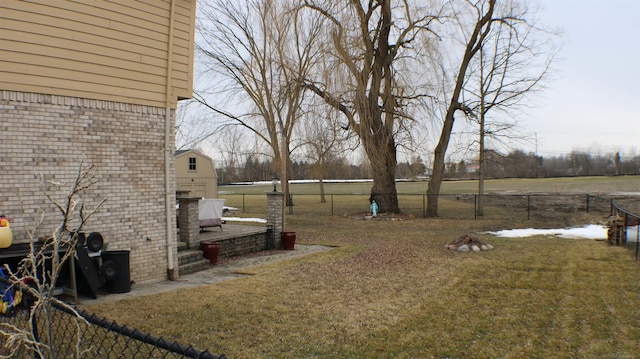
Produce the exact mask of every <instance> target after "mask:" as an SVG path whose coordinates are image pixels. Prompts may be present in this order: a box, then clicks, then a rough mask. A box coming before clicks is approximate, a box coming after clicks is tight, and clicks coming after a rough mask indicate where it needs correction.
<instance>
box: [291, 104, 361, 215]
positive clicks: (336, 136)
mask: <svg viewBox="0 0 640 359" xmlns="http://www.w3.org/2000/svg"><path fill="white" fill-rule="evenodd" d="M337 112H338V111H337V110H335V109H333V108H331V107H328V106H326V105H325V104H319V105H318V104H316V105H315V106H310V107H309V109H308V111H307V113H306V115H305V116H304V118H303V120H302V122H301V123H300V124H301V126H299V127H298V132H299V135H298V136H297V137H298V138H299V139H300V141H301V144H300V147H302V148H303V149H304V153H305V154H306V158H308V159H310V160H311V161H313V163H312V164H311V175H312V177H313V178H317V179H318V181H319V188H320V203H326V201H327V200H326V198H325V191H324V180H325V178H326V177H325V175H326V171H327V166H328V165H329V164H330V163H332V162H334V161H335V160H336V159H337V158H339V157H340V156H341V155H343V154H344V153H345V152H347V151H350V150H354V149H355V147H357V143H355V141H352V140H351V138H350V137H352V136H351V134H352V132H347V131H344V130H343V129H342V128H341V127H340V123H339V117H340V114H339V113H337Z"/></svg>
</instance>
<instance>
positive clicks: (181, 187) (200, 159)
mask: <svg viewBox="0 0 640 359" xmlns="http://www.w3.org/2000/svg"><path fill="white" fill-rule="evenodd" d="M189 158H195V159H196V169H195V170H190V169H189ZM175 166H176V189H177V190H178V191H188V192H189V196H190V197H203V198H218V175H217V174H216V169H215V166H214V163H213V160H212V159H211V157H209V156H206V155H204V154H202V153H200V152H198V151H196V150H187V151H179V153H177V154H176V156H175Z"/></svg>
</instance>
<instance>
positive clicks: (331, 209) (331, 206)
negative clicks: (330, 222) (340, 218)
mask: <svg viewBox="0 0 640 359" xmlns="http://www.w3.org/2000/svg"><path fill="white" fill-rule="evenodd" d="M331 215H332V216H333V193H332V194H331Z"/></svg>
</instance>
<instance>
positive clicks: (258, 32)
mask: <svg viewBox="0 0 640 359" xmlns="http://www.w3.org/2000/svg"><path fill="white" fill-rule="evenodd" d="M294 5H295V4H293V2H292V1H287V0H248V1H231V0H208V1H206V2H203V4H202V6H201V13H202V14H201V15H202V16H201V17H200V20H199V24H198V26H199V40H198V41H197V50H198V52H199V53H200V54H201V55H202V56H201V60H202V61H203V62H204V63H205V65H206V66H207V71H208V73H209V75H212V77H211V79H212V82H211V83H210V86H209V87H208V88H207V89H206V91H205V90H203V91H196V93H195V95H194V98H195V99H196V100H197V101H198V102H200V104H202V105H203V106H204V107H205V108H206V109H208V110H210V111H212V112H213V113H216V114H218V115H220V116H222V118H223V119H226V120H228V121H231V122H233V123H236V124H240V125H242V126H244V127H246V128H248V129H249V130H251V131H252V132H253V133H254V134H255V135H256V136H257V137H258V138H260V139H262V140H264V142H265V143H267V144H268V145H269V147H270V148H271V150H272V151H273V157H274V163H275V164H276V167H277V168H279V171H280V178H281V180H282V187H283V192H285V193H287V192H288V188H287V183H288V182H287V178H288V176H287V165H288V162H289V161H290V153H291V150H290V143H291V139H292V135H293V129H294V126H295V124H296V122H297V121H298V119H299V118H300V108H301V104H302V102H303V100H304V87H303V86H302V83H301V82H300V81H299V79H301V78H306V77H308V76H309V71H310V70H311V68H312V66H313V64H314V61H315V57H314V56H315V54H316V47H315V41H316V40H317V37H318V35H319V33H320V32H321V29H322V26H321V20H322V19H321V18H320V17H319V16H315V17H313V16H309V15H308V14H302V13H301V12H300V11H299V9H297V8H296V7H295V6H294ZM303 16H304V18H303ZM244 109H250V110H249V111H247V110H244ZM239 110H240V111H239ZM251 110H252V111H251ZM223 124H224V122H222V123H221V125H223Z"/></svg>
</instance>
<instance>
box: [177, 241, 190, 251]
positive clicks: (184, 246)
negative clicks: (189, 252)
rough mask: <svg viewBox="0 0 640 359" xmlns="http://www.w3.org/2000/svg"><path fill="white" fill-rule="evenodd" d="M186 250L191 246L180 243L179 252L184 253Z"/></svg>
mask: <svg viewBox="0 0 640 359" xmlns="http://www.w3.org/2000/svg"><path fill="white" fill-rule="evenodd" d="M185 249H189V246H188V245H187V243H186V242H181V241H178V252H180V251H183V250H185Z"/></svg>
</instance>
